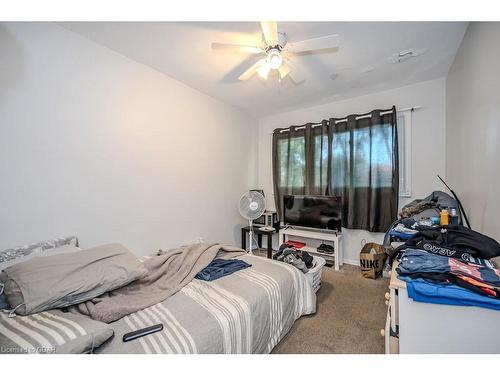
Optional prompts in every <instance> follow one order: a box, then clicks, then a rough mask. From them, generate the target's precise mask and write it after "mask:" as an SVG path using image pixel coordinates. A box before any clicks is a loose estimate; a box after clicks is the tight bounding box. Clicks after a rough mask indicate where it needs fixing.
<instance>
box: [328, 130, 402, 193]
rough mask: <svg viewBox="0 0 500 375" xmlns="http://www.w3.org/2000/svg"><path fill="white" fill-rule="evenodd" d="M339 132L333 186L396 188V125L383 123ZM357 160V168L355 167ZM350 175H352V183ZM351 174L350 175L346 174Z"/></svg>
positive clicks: (333, 151) (335, 143) (334, 142)
mask: <svg viewBox="0 0 500 375" xmlns="http://www.w3.org/2000/svg"><path fill="white" fill-rule="evenodd" d="M352 137H353V139H352V149H351V142H350V133H349V132H348V131H345V132H339V133H336V134H335V135H334V137H333V143H332V161H333V165H332V167H333V169H332V170H333V186H334V188H342V187H344V186H352V187H354V188H365V187H371V188H382V187H390V186H392V167H393V163H392V161H393V141H392V125H391V124H380V125H377V126H373V127H370V128H368V127H367V128H360V129H355V130H354V131H353V132H352ZM351 157H352V158H353V163H354V164H353V165H350V164H351V161H350V159H351ZM349 173H352V174H353V176H352V181H351V178H350V176H349V175H348V174H349ZM346 174H347V175H346Z"/></svg>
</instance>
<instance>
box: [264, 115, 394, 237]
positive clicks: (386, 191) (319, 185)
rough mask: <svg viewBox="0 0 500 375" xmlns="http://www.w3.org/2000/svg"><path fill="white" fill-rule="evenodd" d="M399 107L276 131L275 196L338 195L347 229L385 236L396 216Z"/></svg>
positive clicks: (279, 201) (279, 208)
mask: <svg viewBox="0 0 500 375" xmlns="http://www.w3.org/2000/svg"><path fill="white" fill-rule="evenodd" d="M396 117H397V116H396V109H395V107H393V108H392V109H391V110H384V111H381V110H375V111H372V112H371V113H369V114H364V115H351V116H348V117H347V121H346V119H345V118H344V119H335V118H332V119H330V120H329V121H326V120H324V121H322V122H321V123H319V124H311V123H309V124H306V125H303V126H292V127H290V128H286V129H283V128H282V129H276V130H275V131H274V133H273V180H274V197H275V202H276V207H277V211H278V215H279V216H280V219H281V218H282V217H283V216H282V213H283V211H282V209H283V207H282V205H283V196H284V195H286V194H311V195H338V196H341V197H342V201H343V217H342V221H343V226H344V227H346V228H350V229H365V230H369V231H372V232H384V231H385V230H386V229H387V228H388V227H389V225H390V224H391V222H392V221H394V219H396V217H397V207H398V192H399V163H398V143H397V124H396Z"/></svg>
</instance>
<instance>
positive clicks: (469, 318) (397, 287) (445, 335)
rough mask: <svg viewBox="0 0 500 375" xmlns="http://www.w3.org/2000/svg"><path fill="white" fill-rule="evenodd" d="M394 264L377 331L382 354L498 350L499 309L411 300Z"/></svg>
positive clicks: (499, 343) (499, 347) (493, 351)
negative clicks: (383, 318)
mask: <svg viewBox="0 0 500 375" xmlns="http://www.w3.org/2000/svg"><path fill="white" fill-rule="evenodd" d="M396 266H397V263H396V262H394V264H393V267H392V271H391V281H390V284H389V292H388V293H386V296H385V298H386V300H387V302H386V304H387V305H388V307H387V320H386V326H385V328H384V329H382V331H381V334H382V335H383V336H384V339H385V352H386V354H397V353H401V354H431V353H500V311H496V310H490V309H484V308H479V307H473V306H451V305H438V304H431V303H422V302H415V301H413V300H412V299H411V298H409V297H408V294H407V291H406V283H405V282H403V281H401V280H399V279H398V278H397V273H396V270H395V268H396Z"/></svg>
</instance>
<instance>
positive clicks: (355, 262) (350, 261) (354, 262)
mask: <svg viewBox="0 0 500 375" xmlns="http://www.w3.org/2000/svg"><path fill="white" fill-rule="evenodd" d="M344 263H345V264H350V265H351V266H359V260H356V259H344Z"/></svg>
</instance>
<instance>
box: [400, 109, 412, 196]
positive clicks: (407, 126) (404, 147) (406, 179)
mask: <svg viewBox="0 0 500 375" xmlns="http://www.w3.org/2000/svg"><path fill="white" fill-rule="evenodd" d="M411 128H412V111H411V110H410V111H404V112H398V147H399V196H400V197H411V131H412V129H411Z"/></svg>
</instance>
